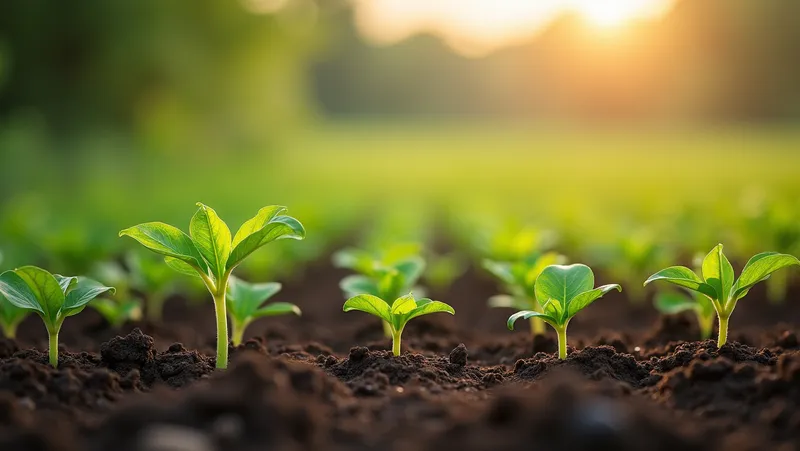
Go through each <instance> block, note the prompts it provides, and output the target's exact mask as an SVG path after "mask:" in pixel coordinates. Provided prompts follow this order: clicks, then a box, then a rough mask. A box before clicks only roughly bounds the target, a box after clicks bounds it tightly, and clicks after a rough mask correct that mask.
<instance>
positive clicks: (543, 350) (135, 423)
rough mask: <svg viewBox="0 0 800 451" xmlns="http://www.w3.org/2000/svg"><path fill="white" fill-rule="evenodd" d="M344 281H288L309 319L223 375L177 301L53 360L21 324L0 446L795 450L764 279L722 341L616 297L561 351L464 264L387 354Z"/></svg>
mask: <svg viewBox="0 0 800 451" xmlns="http://www.w3.org/2000/svg"><path fill="white" fill-rule="evenodd" d="M342 275H343V273H342V272H341V271H338V270H331V269H329V268H328V265H327V264H320V265H319V266H315V267H312V268H310V269H309V272H308V274H306V275H305V277H304V278H302V280H306V281H308V280H313V281H314V283H293V284H288V285H287V286H286V288H285V290H284V291H283V292H281V293H280V294H279V295H278V296H276V300H281V301H292V302H296V303H298V304H299V305H300V306H301V308H303V311H304V316H303V317H301V318H294V317H282V318H269V319H266V320H263V321H259V322H257V323H256V324H254V325H253V327H252V328H251V329H250V330H249V331H248V334H247V335H246V336H247V337H248V338H250V339H249V340H247V341H246V342H245V343H244V344H243V345H241V346H239V347H237V348H231V368H230V369H229V370H228V371H224V372H221V371H215V370H214V369H213V368H214V357H213V344H214V341H215V339H214V318H213V308H212V306H211V305H210V302H205V303H202V302H201V303H199V304H196V307H195V306H194V305H193V306H190V305H189V304H187V302H186V300H185V299H182V298H173V299H171V300H170V301H169V302H168V304H167V310H166V315H165V322H164V323H163V324H147V323H139V324H130V325H126V326H125V327H124V328H122V330H119V331H117V330H113V329H110V328H109V327H108V326H107V325H105V324H104V323H103V321H102V319H101V318H100V317H99V316H97V315H96V314H94V313H93V312H89V311H88V310H87V312H86V313H85V314H81V315H78V316H76V317H72V318H69V319H68V320H67V321H66V323H65V328H64V330H63V331H62V337H63V344H62V349H61V352H60V359H59V367H58V369H53V368H51V367H49V366H48V365H47V356H46V354H44V353H42V352H41V351H40V350H41V349H45V348H46V346H45V345H46V343H44V342H43V340H42V339H43V337H42V334H41V332H42V331H41V330H40V329H41V325H40V324H37V323H36V321H38V319H37V318H30V319H28V320H26V322H25V323H24V324H23V327H22V329H21V337H20V340H19V341H13V340H0V449H1V450H6V449H8V450H29V449H30V450H43V451H48V450H64V451H73V450H112V449H113V450H152V451H167V450H174V451H182V450H197V451H205V450H261V449H286V450H300V449H308V450H312V449H313V450H317V449H319V450H350V449H354V450H372V449H375V450H405V449H421V450H436V451H449V450H459V451H465V450H466V451H469V450H485V449H492V450H516V449H548V450H581V449H586V450H589V449H591V450H605V449H608V450H615V451H619V450H640V449H650V450H655V451H659V450H673V449H682V450H684V451H692V450H700V449H702V450H714V449H720V450H722V449H724V450H726V451H731V450H735V451H738V450H749V449H753V450H756V449H758V450H762V449H799V448H800V344H799V343H798V333H800V327H799V326H800V306H798V305H797V303H787V304H785V305H782V306H775V305H772V304H768V303H766V302H763V301H764V299H763V297H764V296H763V292H762V291H759V289H758V288H757V289H755V290H753V292H752V293H751V294H750V296H749V297H748V298H746V299H745V300H743V301H742V302H741V303H740V307H737V310H736V312H735V313H734V316H733V321H732V324H731V327H732V329H731V339H732V342H730V343H729V344H727V345H725V346H723V347H722V348H720V349H717V347H716V344H715V342H714V341H713V340H706V341H695V337H696V336H697V333H698V331H697V328H696V326H695V324H694V321H693V318H691V317H690V316H679V317H672V318H659V317H658V316H657V315H656V314H655V313H654V312H653V311H652V309H648V308H646V307H645V306H638V307H632V306H630V305H629V304H628V303H627V302H626V300H625V298H624V296H621V295H609V296H608V298H607V299H603V300H601V301H598V302H597V303H595V304H593V305H592V306H590V307H589V308H588V309H587V310H586V311H585V312H582V314H581V315H579V317H578V318H576V320H575V321H574V322H573V323H572V324H571V325H570V336H569V344H570V350H569V351H570V352H569V355H568V358H567V359H566V360H564V361H560V360H558V359H557V358H555V356H554V354H553V352H554V351H555V347H556V346H555V341H554V335H553V334H552V333H551V332H550V331H549V332H548V335H546V336H543V337H537V338H536V339H533V338H531V336H530V334H529V333H528V332H527V331H526V330H524V328H522V330H520V331H516V332H509V331H508V330H506V329H505V319H506V318H507V316H508V314H509V313H510V312H509V311H507V310H489V309H487V308H486V307H485V300H486V298H488V297H489V296H490V295H492V294H494V293H495V291H496V287H495V286H494V284H493V282H492V281H491V279H488V278H484V277H482V276H481V275H479V274H477V273H474V272H470V273H469V274H467V275H466V276H465V277H464V278H462V279H461V280H459V281H458V282H457V283H456V284H455V285H454V286H453V287H452V289H451V290H449V291H448V292H446V293H434V296H436V297H437V298H439V299H441V300H443V301H445V302H449V303H451V304H452V305H453V306H454V307H455V308H456V311H457V315H456V316H455V317H451V316H449V315H438V316H437V315H432V316H429V317H425V318H419V319H417V320H415V321H413V322H412V323H411V324H409V326H408V327H407V329H406V331H405V333H404V349H403V354H402V355H401V356H400V357H394V356H392V355H391V353H390V352H389V351H388V349H389V347H390V343H389V341H388V340H387V339H385V338H384V337H383V336H382V331H381V326H380V324H379V322H378V321H377V320H375V319H374V318H372V317H369V316H367V315H363V314H359V313H347V314H345V313H343V312H341V304H342V297H341V293H339V291H338V289H337V283H338V280H339V279H340V278H341V277H342ZM599 282H604V281H602V280H601V281H599ZM762 289H763V288H762ZM799 294H800V293H797V292H794V293H793V297H792V299H796V298H797V296H798V295H799ZM193 304H195V303H193ZM78 350H80V351H81V352H76V351H78Z"/></svg>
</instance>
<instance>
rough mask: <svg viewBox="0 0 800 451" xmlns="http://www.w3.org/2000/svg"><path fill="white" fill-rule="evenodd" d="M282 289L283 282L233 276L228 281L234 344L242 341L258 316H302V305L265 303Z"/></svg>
mask: <svg viewBox="0 0 800 451" xmlns="http://www.w3.org/2000/svg"><path fill="white" fill-rule="evenodd" d="M279 291H281V284H279V283H275V282H269V283H248V282H245V281H244V280H241V279H238V278H236V277H233V276H231V278H230V280H229V281H228V298H227V302H228V316H230V319H231V326H232V327H231V328H232V330H231V340H232V341H233V345H234V346H239V345H240V344H241V343H242V337H243V336H244V331H245V329H247V326H249V325H250V323H252V322H253V321H255V320H257V319H258V318H264V317H267V316H278V315H287V314H289V313H294V314H295V315H298V316H300V314H301V312H300V307H298V306H296V305H294V304H290V303H288V302H273V303H271V304H267V305H264V303H265V302H266V301H267V300H268V299H269V298H271V297H272V296H274V295H275V293H277V292H279Z"/></svg>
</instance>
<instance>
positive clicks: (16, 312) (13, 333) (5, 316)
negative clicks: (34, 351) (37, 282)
mask: <svg viewBox="0 0 800 451" xmlns="http://www.w3.org/2000/svg"><path fill="white" fill-rule="evenodd" d="M2 261H3V254H1V253H0V262H2ZM29 313H30V311H28V310H25V309H21V308H19V307H17V306H16V305H14V304H12V303H10V302H8V299H6V298H5V297H4V296H3V295H2V294H0V329H3V335H4V336H5V337H6V338H16V337H17V326H19V323H21V322H22V320H24V319H25V317H26V316H28V314H29Z"/></svg>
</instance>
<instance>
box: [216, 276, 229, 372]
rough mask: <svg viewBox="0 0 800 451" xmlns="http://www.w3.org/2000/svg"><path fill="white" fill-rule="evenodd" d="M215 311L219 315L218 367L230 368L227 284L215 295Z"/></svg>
mask: <svg viewBox="0 0 800 451" xmlns="http://www.w3.org/2000/svg"><path fill="white" fill-rule="evenodd" d="M214 313H215V314H216V315H217V368H218V369H221V370H224V369H226V368H228V316H227V313H226V311H225V286H223V287H222V288H220V289H219V290H218V292H217V293H216V294H215V295H214Z"/></svg>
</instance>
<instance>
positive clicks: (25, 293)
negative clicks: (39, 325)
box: [0, 266, 114, 368]
mask: <svg viewBox="0 0 800 451" xmlns="http://www.w3.org/2000/svg"><path fill="white" fill-rule="evenodd" d="M113 292H114V288H112V287H107V286H104V285H101V284H100V283H99V282H96V281H94V280H92V279H88V278H86V277H64V276H60V275H58V274H50V273H49V272H47V271H45V270H44V269H41V268H37V267H36V266H23V267H22V268H18V269H14V270H11V271H6V272H4V273H2V274H0V293H2V294H3V295H4V296H5V297H6V299H7V300H8V302H10V303H12V304H14V305H15V306H17V307H19V308H21V309H25V310H29V311H33V312H35V313H36V314H38V315H39V317H40V318H42V321H43V322H44V325H45V328H47V335H48V340H49V348H48V349H49V356H50V364H51V365H52V366H53V367H54V368H55V367H57V366H58V333H59V331H60V330H61V325H62V324H63V323H64V320H65V319H66V318H67V317H69V316H73V315H77V314H78V313H80V312H81V311H83V309H84V307H86V304H87V303H89V301H91V300H92V299H94V298H95V297H97V296H99V295H101V294H103V293H113Z"/></svg>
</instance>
